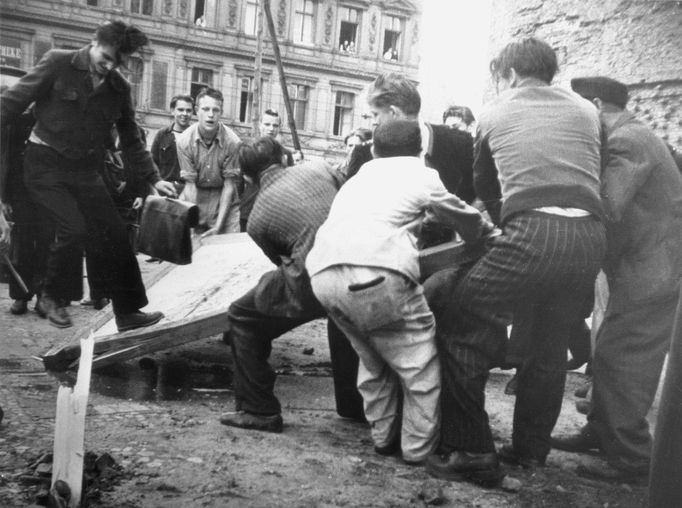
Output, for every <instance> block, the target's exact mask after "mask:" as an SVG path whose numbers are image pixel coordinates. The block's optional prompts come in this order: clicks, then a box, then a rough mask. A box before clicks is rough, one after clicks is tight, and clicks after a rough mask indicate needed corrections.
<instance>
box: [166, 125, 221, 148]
mask: <svg viewBox="0 0 682 508" xmlns="http://www.w3.org/2000/svg"><path fill="white" fill-rule="evenodd" d="M194 125H196V129H195V131H194V136H195V139H194V142H195V143H202V142H203V141H202V139H201V132H200V131H199V123H198V122H197V123H195V124H194ZM190 127H191V126H190ZM188 128H189V127H188ZM172 129H173V126H172V125H171V130H172ZM213 141H214V142H217V143H218V146H219V147H220V148H223V147H224V146H225V145H226V143H227V132H226V131H225V127H224V126H223V123H222V122H218V132H217V133H216V135H215V138H214V139H213ZM211 145H212V144H211Z"/></svg>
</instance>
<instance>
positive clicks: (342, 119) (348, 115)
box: [332, 92, 355, 136]
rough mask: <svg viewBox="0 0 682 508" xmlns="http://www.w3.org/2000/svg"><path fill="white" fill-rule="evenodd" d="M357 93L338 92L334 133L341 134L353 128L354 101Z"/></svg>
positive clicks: (335, 134) (335, 105) (335, 104)
mask: <svg viewBox="0 0 682 508" xmlns="http://www.w3.org/2000/svg"><path fill="white" fill-rule="evenodd" d="M354 100H355V94H352V93H349V92H336V102H335V103H334V126H333V128H332V134H334V136H341V135H343V133H344V132H350V131H351V129H352V128H353V102H354Z"/></svg>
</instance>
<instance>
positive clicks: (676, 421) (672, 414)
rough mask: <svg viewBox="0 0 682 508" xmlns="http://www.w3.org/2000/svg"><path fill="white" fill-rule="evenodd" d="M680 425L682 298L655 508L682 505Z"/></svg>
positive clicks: (657, 459)
mask: <svg viewBox="0 0 682 508" xmlns="http://www.w3.org/2000/svg"><path fill="white" fill-rule="evenodd" d="M680 422H682V298H681V299H680V300H679V304H678V305H677V312H676V314H675V321H674V325H673V331H672V344H671V346H670V355H669V356H668V367H667V369H666V374H665V382H664V384H663V393H662V395H661V402H660V405H659V410H658V419H657V420H656V432H655V437H654V444H653V452H652V456H651V472H650V474H649V506H651V507H656V508H676V507H678V506H679V505H680V499H682V482H680V471H682V432H680Z"/></svg>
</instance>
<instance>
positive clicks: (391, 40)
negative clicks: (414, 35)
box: [383, 16, 402, 60]
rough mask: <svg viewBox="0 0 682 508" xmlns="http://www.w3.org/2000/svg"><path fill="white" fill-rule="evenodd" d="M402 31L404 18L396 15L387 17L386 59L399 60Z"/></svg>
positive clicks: (385, 32) (385, 31)
mask: <svg viewBox="0 0 682 508" xmlns="http://www.w3.org/2000/svg"><path fill="white" fill-rule="evenodd" d="M401 32H402V20H401V19H400V18H396V17H395V16H388V17H387V18H386V25H385V28H384V53H383V55H384V59H385V60H398V58H399V50H400V33H401Z"/></svg>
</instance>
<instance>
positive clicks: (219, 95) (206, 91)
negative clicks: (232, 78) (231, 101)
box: [194, 86, 225, 104]
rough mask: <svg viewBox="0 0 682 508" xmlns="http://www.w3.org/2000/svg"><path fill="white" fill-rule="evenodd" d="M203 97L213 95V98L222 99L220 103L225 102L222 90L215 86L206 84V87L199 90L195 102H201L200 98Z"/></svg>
mask: <svg viewBox="0 0 682 508" xmlns="http://www.w3.org/2000/svg"><path fill="white" fill-rule="evenodd" d="M203 97H211V98H212V99H215V100H217V101H220V104H224V103H225V99H224V98H223V94H222V92H221V91H220V90H216V89H215V88H209V87H207V86H205V87H204V88H202V89H201V90H199V93H198V94H197V98H196V99H195V101H194V103H195V104H199V100H200V99H201V98H203Z"/></svg>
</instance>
